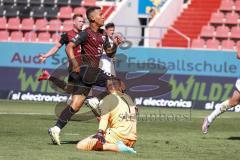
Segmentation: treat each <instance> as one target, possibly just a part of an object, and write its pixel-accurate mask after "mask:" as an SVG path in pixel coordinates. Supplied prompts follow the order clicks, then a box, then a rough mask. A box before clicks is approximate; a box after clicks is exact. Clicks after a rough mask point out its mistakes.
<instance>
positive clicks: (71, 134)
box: [63, 133, 80, 136]
mask: <svg viewBox="0 0 240 160" xmlns="http://www.w3.org/2000/svg"><path fill="white" fill-rule="evenodd" d="M63 134H64V135H66V136H79V135H80V134H78V133H63Z"/></svg>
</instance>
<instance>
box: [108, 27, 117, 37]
mask: <svg viewBox="0 0 240 160" xmlns="http://www.w3.org/2000/svg"><path fill="white" fill-rule="evenodd" d="M114 31H115V28H114V27H110V28H108V29H106V32H107V35H108V36H109V37H111V38H112V36H113V34H114Z"/></svg>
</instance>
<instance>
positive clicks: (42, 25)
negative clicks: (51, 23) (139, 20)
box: [35, 19, 48, 31]
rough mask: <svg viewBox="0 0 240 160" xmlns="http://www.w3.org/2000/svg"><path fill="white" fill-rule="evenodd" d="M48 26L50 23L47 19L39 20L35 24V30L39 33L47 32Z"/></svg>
mask: <svg viewBox="0 0 240 160" xmlns="http://www.w3.org/2000/svg"><path fill="white" fill-rule="evenodd" d="M47 26H48V21H47V20H46V19H37V20H36V23H35V29H36V30H37V31H46V30H47Z"/></svg>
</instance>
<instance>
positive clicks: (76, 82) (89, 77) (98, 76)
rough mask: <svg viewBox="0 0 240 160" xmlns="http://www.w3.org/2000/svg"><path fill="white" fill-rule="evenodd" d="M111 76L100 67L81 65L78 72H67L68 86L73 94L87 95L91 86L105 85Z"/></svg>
mask: <svg viewBox="0 0 240 160" xmlns="http://www.w3.org/2000/svg"><path fill="white" fill-rule="evenodd" d="M111 77H112V75H107V74H106V73H104V71H103V70H101V69H100V68H93V67H81V69H80V73H76V72H70V73H69V77H68V87H70V88H71V94H73V95H82V94H83V95H85V96H88V94H89V92H90V90H91V88H92V86H100V87H106V85H107V80H108V79H109V78H111Z"/></svg>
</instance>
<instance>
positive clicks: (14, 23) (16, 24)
mask: <svg viewBox="0 0 240 160" xmlns="http://www.w3.org/2000/svg"><path fill="white" fill-rule="evenodd" d="M19 28H20V19H19V18H17V17H15V18H9V19H8V26H7V29H9V30H19Z"/></svg>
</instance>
